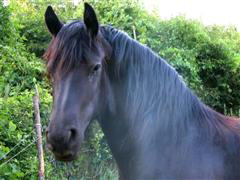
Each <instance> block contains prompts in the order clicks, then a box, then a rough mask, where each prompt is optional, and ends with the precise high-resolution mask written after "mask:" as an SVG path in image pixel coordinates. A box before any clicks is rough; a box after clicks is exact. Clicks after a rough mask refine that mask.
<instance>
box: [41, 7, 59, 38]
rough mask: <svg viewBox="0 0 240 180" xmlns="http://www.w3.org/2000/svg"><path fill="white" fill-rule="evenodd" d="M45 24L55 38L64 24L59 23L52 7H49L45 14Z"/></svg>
mask: <svg viewBox="0 0 240 180" xmlns="http://www.w3.org/2000/svg"><path fill="white" fill-rule="evenodd" d="M45 22H46V25H47V27H48V30H49V32H50V33H51V34H52V35H53V36H56V35H57V33H58V32H59V31H60V29H61V28H62V26H63V24H62V23H61V22H60V21H59V19H58V17H57V15H56V14H55V12H54V11H53V9H52V6H48V7H47V10H46V12H45Z"/></svg>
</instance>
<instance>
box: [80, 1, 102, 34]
mask: <svg viewBox="0 0 240 180" xmlns="http://www.w3.org/2000/svg"><path fill="white" fill-rule="evenodd" d="M83 17H84V24H85V25H86V27H87V31H88V32H89V34H90V35H91V37H92V38H95V37H96V36H97V34H98V30H99V25H98V20H97V16H96V13H95V11H94V9H93V8H92V6H90V5H89V4H88V3H84V15H83Z"/></svg>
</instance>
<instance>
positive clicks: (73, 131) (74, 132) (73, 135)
mask: <svg viewBox="0 0 240 180" xmlns="http://www.w3.org/2000/svg"><path fill="white" fill-rule="evenodd" d="M76 136H77V130H76V129H74V128H71V129H70V130H69V132H68V142H70V141H72V140H74V139H75V138H76Z"/></svg>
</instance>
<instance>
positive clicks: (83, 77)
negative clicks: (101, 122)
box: [44, 3, 111, 161]
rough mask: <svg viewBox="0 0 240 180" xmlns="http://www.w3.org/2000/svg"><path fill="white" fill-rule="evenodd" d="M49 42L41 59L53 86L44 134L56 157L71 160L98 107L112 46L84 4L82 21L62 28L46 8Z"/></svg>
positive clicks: (91, 9)
mask: <svg viewBox="0 0 240 180" xmlns="http://www.w3.org/2000/svg"><path fill="white" fill-rule="evenodd" d="M45 21H46V24H47V27H48V29H49V31H50V33H51V34H52V36H53V38H52V42H51V44H50V45H49V48H48V50H47V52H46V53H45V55H44V57H45V59H46V61H47V68H48V71H49V74H50V78H51V79H52V84H53V108H52V114H51V118H50V123H49V127H48V130H47V133H46V136H47V143H48V147H49V149H50V150H51V151H52V152H53V153H54V154H55V156H56V158H57V159H59V160H63V161H69V160H73V159H74V157H75V156H76V154H77V152H78V150H79V148H80V144H81V142H82V140H83V138H84V132H85V130H86V128H87V127H88V125H89V123H90V121H91V119H93V118H94V116H95V115H96V113H97V109H98V107H99V95H100V92H101V81H102V79H103V75H104V69H103V66H104V61H105V59H106V58H107V57H109V56H110V54H111V47H110V45H109V44H108V43H107V41H106V40H105V39H104V38H103V36H102V34H101V32H100V31H99V24H98V21H97V17H96V14H95V12H94V10H93V8H92V7H91V6H90V5H88V4H87V3H85V9H84V22H81V21H75V22H72V23H69V24H66V25H63V24H62V23H61V22H60V21H59V19H58V18H57V16H56V14H55V13H54V11H53V9H52V8H51V7H50V6H49V7H48V8H47V10H46V13H45Z"/></svg>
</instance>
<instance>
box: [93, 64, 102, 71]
mask: <svg viewBox="0 0 240 180" xmlns="http://www.w3.org/2000/svg"><path fill="white" fill-rule="evenodd" d="M100 69H101V64H96V65H95V66H94V67H93V69H92V72H93V73H94V72H97V71H99V70H100Z"/></svg>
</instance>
